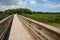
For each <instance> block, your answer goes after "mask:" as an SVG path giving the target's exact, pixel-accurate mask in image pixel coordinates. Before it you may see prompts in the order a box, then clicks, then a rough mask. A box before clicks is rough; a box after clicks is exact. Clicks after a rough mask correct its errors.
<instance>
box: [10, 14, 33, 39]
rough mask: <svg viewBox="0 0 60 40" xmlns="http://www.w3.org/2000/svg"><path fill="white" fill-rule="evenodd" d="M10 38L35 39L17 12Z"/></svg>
mask: <svg viewBox="0 0 60 40" xmlns="http://www.w3.org/2000/svg"><path fill="white" fill-rule="evenodd" d="M9 40H33V39H32V37H31V35H29V33H28V31H27V29H26V28H25V27H24V25H23V24H22V23H21V21H20V20H19V19H18V17H17V14H15V15H14V19H13V23H12V27H11V32H10V36H9Z"/></svg>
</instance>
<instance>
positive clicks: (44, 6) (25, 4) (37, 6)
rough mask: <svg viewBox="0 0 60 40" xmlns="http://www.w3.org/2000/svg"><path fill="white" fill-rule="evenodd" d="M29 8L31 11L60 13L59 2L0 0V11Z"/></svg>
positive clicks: (57, 0) (54, 0)
mask: <svg viewBox="0 0 60 40" xmlns="http://www.w3.org/2000/svg"><path fill="white" fill-rule="evenodd" d="M12 8H13V9H14V8H29V9H31V10H32V11H42V12H60V0H0V11H2V10H6V9H12Z"/></svg>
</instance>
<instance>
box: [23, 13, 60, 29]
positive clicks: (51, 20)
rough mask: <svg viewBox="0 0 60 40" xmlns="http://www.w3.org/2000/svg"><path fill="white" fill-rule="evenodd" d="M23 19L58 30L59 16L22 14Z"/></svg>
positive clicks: (59, 26)
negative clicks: (29, 19)
mask: <svg viewBox="0 0 60 40" xmlns="http://www.w3.org/2000/svg"><path fill="white" fill-rule="evenodd" d="M22 15H23V16H25V17H28V18H31V19H34V20H37V21H39V22H43V23H45V24H48V25H52V26H55V27H57V28H60V14H22Z"/></svg>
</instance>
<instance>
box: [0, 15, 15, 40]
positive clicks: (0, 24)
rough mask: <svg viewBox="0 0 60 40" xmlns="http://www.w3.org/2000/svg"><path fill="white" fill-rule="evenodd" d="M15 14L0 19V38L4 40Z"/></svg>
mask: <svg viewBox="0 0 60 40" xmlns="http://www.w3.org/2000/svg"><path fill="white" fill-rule="evenodd" d="M13 16H14V15H10V16H8V17H7V18H5V19H3V20H1V21H0V40H3V38H4V36H5V34H6V32H7V30H8V28H9V27H10V24H11V22H12V20H13Z"/></svg>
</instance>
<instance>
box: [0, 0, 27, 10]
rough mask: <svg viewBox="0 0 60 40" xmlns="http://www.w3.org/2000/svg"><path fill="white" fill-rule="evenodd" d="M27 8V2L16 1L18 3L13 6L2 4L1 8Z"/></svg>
mask: <svg viewBox="0 0 60 40" xmlns="http://www.w3.org/2000/svg"><path fill="white" fill-rule="evenodd" d="M26 6H27V0H26V1H21V0H16V2H15V3H14V4H12V5H2V4H0V8H1V9H3V10H6V9H11V8H25V7H26Z"/></svg>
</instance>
